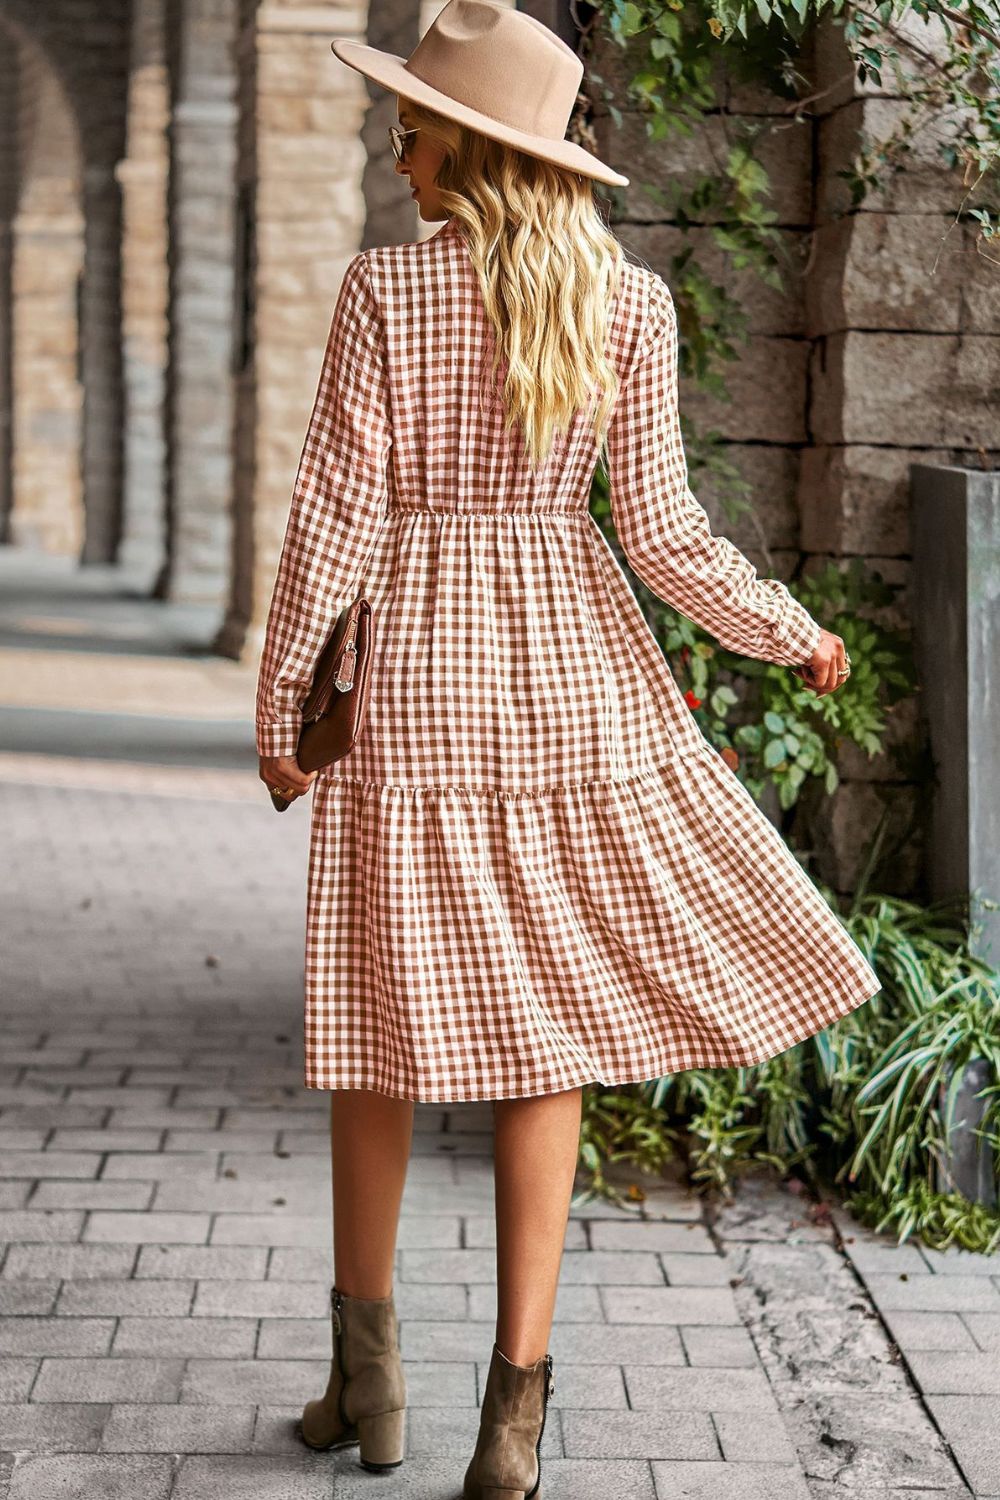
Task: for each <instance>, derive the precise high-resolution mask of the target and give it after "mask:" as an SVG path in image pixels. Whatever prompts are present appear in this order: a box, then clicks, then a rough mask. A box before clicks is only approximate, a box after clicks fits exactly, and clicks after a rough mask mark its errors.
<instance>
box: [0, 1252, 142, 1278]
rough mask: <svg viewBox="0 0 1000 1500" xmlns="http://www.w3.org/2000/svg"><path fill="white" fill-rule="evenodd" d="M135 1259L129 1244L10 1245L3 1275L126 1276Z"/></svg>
mask: <svg viewBox="0 0 1000 1500" xmlns="http://www.w3.org/2000/svg"><path fill="white" fill-rule="evenodd" d="M134 1263H135V1247H134V1246H132V1245H11V1247H10V1250H9V1251H8V1252H7V1258H6V1260H5V1261H4V1263H3V1275H4V1276H5V1277H7V1278H13V1279H17V1280H34V1279H36V1278H38V1279H41V1280H48V1279H51V1278H52V1277H58V1278H59V1279H60V1280H65V1281H80V1280H83V1279H85V1278H88V1277H101V1278H105V1277H109V1276H129V1275H131V1272H132V1266H133V1264H134Z"/></svg>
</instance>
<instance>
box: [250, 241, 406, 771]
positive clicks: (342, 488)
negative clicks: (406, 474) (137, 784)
mask: <svg viewBox="0 0 1000 1500" xmlns="http://www.w3.org/2000/svg"><path fill="white" fill-rule="evenodd" d="M391 445H392V424H391V420H390V411H389V387H388V380H387V375H386V362H385V343H384V329H383V326H382V319H381V314H380V310H379V307H378V303H377V301H376V298H375V295H374V292H373V290H372V285H371V279H370V273H369V269H368V264H367V260H366V253H365V252H364V251H360V252H359V253H358V254H357V255H356V256H355V257H354V259H353V260H351V261H350V262H349V263H348V266H347V269H346V271H345V272H344V277H343V280H342V282H341V285H340V292H339V295H338V297H337V303H336V306H335V308H334V312H333V320H332V322H331V325H330V332H329V336H328V338H327V344H326V352H325V355H324V358H323V365H322V369H321V372H320V378H319V388H318V390H317V392H316V400H315V404H314V406H313V411H312V416H311V418H310V421H309V425H308V429H307V432H306V438H305V443H304V445H303V449H302V456H301V459H300V461H299V466H298V472H297V475H296V479H295V485H294V489H293V492H292V502H291V508H290V511H289V516H288V524H287V526H286V529H285V538H284V543H283V546H282V550H281V555H280V558H279V560H278V569H277V576H276V578H275V583H274V591H273V594H272V597H271V603H270V609H269V611H268V617H267V625H266V628H265V635H264V644H263V649H262V651H261V658H260V666H259V671H258V677H257V703H256V720H257V752H258V754H260V755H293V754H294V753H295V749H296V746H297V744H298V737H299V730H300V727H301V722H302V721H301V712H300V706H301V703H302V701H303V699H304V698H305V696H306V694H307V692H308V691H309V686H310V682H311V679H312V672H313V668H314V667H315V664H316V660H317V658H318V656H319V653H320V651H321V650H322V648H323V645H324V643H325V641H326V639H327V637H328V635H329V633H330V630H331V628H332V626H333V622H334V620H335V619H336V617H337V615H338V614H339V613H340V611H341V609H343V607H344V605H345V604H348V603H349V602H350V600H351V599H353V598H354V596H355V593H356V591H357V586H358V583H359V581H360V579H361V576H362V572H363V568H364V566H365V564H366V563H367V561H368V558H369V556H370V555H371V551H372V549H373V547H374V544H375V541H376V539H377V537H378V534H379V532H380V531H381V529H382V526H383V524H384V522H385V517H386V508H387V503H388V462H389V450H390V448H391Z"/></svg>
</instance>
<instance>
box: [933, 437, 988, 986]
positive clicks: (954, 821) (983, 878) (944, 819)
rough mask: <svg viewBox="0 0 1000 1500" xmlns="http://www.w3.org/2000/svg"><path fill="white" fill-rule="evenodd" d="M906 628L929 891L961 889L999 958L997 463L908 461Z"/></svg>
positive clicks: (981, 945) (982, 941) (980, 947)
mask: <svg viewBox="0 0 1000 1500" xmlns="http://www.w3.org/2000/svg"><path fill="white" fill-rule="evenodd" d="M911 476H912V484H913V514H912V524H913V590H912V592H913V631H914V649H915V653H916V659H917V666H918V670H919V675H920V701H921V705H922V711H923V716H924V719H925V722H926V725H927V729H928V732H929V739H930V749H931V756H932V759H933V761H934V767H935V773H936V784H935V786H934V789H933V793H932V795H931V800H930V826H929V832H928V840H927V858H926V876H927V884H928V889H929V892H930V895H931V897H932V899H935V900H937V899H941V898H944V897H949V896H960V895H966V894H968V895H969V896H970V897H971V902H970V917H971V919H972V921H973V923H974V924H977V923H982V932H981V933H980V935H979V936H978V937H976V938H974V940H973V949H974V951H975V952H977V953H979V954H980V956H981V957H983V958H985V959H986V960H987V961H988V962H989V963H991V964H993V965H994V966H995V967H997V968H1000V912H991V911H989V910H987V909H985V908H984V906H983V903H982V899H981V898H982V897H983V896H985V897H988V898H990V899H992V900H995V901H998V902H1000V692H998V691H997V683H996V674H997V663H998V662H1000V473H997V472H996V471H993V472H992V473H989V472H982V471H977V470H974V469H963V468H946V467H937V466H935V465H930V464H914V465H913V466H912V469H911Z"/></svg>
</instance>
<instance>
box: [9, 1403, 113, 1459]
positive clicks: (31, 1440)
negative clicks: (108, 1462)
mask: <svg viewBox="0 0 1000 1500" xmlns="http://www.w3.org/2000/svg"><path fill="white" fill-rule="evenodd" d="M107 1415H108V1409H107V1407H106V1406H101V1405H99V1404H96V1403H94V1404H91V1403H90V1402H73V1401H67V1402H66V1404H65V1405H63V1406H57V1405H55V1404H53V1403H51V1402H49V1403H45V1404H39V1405H37V1406H36V1405H34V1403H30V1404H29V1403H27V1402H26V1403H24V1404H23V1405H16V1404H14V1403H4V1405H2V1406H0V1451H2V1450H6V1451H13V1450H19V1451H20V1452H22V1453H32V1454H44V1453H88V1452H89V1453H93V1452H95V1451H96V1449H97V1448H99V1447H100V1443H101V1429H102V1428H103V1427H104V1424H105V1421H106V1420H107Z"/></svg>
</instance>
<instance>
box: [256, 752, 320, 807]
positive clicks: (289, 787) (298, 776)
mask: <svg viewBox="0 0 1000 1500" xmlns="http://www.w3.org/2000/svg"><path fill="white" fill-rule="evenodd" d="M318 775H319V772H318V771H309V772H306V771H303V770H301V769H300V768H299V763H298V761H297V760H296V759H295V756H294V755H262V756H260V779H261V781H263V782H264V784H265V786H266V787H267V788H268V790H269V791H274V792H280V793H281V794H282V796H285V795H287V796H288V798H289V801H292V800H294V798H295V797H302V796H304V795H305V793H306V792H308V790H309V788H310V787H311V786H312V784H313V782H314V781H315V780H316V777H317V776H318Z"/></svg>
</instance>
